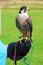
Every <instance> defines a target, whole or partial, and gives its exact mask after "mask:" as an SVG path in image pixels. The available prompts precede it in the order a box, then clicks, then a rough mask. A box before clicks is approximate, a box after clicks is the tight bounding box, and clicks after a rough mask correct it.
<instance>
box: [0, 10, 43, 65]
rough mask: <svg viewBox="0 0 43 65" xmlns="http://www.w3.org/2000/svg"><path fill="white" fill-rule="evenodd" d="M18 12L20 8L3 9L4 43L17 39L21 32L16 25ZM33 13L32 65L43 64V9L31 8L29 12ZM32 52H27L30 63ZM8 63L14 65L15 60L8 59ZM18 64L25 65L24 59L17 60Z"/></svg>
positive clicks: (2, 36)
mask: <svg viewBox="0 0 43 65" xmlns="http://www.w3.org/2000/svg"><path fill="white" fill-rule="evenodd" d="M17 14H18V9H2V35H1V36H0V40H2V41H3V43H4V44H9V43H10V42H13V41H17V40H18V39H19V38H18V37H19V36H20V32H19V31H18V29H17V28H16V26H15V18H16V15H17ZM28 14H30V15H31V18H32V23H33V37H32V39H33V43H32V45H33V54H32V62H31V64H30V65H43V10H31V11H30V12H28ZM30 53H31V50H30V52H29V53H28V54H27V56H28V58H27V62H28V63H29V59H30ZM6 65H13V61H11V60H10V59H7V62H6ZM17 65H25V64H24V63H23V59H22V60H20V61H18V62H17Z"/></svg>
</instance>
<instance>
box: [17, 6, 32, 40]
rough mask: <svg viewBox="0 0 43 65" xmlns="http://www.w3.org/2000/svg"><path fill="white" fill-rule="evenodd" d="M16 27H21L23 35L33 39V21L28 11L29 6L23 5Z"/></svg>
mask: <svg viewBox="0 0 43 65" xmlns="http://www.w3.org/2000/svg"><path fill="white" fill-rule="evenodd" d="M16 27H17V28H18V29H19V31H20V33H21V34H22V35H21V36H22V37H24V38H25V37H28V38H29V39H30V40H32V39H31V38H32V21H31V17H30V15H28V13H27V7H26V6H22V7H21V8H20V10H19V13H18V15H17V17H16Z"/></svg>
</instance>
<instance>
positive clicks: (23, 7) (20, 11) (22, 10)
mask: <svg viewBox="0 0 43 65" xmlns="http://www.w3.org/2000/svg"><path fill="white" fill-rule="evenodd" d="M26 9H27V7H26V6H22V7H21V8H20V10H19V13H21V14H22V13H25V12H26Z"/></svg>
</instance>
